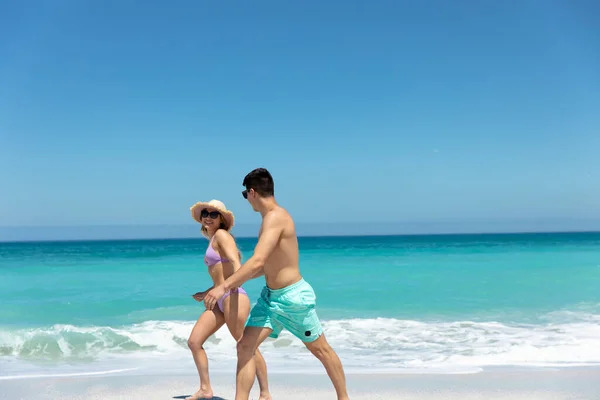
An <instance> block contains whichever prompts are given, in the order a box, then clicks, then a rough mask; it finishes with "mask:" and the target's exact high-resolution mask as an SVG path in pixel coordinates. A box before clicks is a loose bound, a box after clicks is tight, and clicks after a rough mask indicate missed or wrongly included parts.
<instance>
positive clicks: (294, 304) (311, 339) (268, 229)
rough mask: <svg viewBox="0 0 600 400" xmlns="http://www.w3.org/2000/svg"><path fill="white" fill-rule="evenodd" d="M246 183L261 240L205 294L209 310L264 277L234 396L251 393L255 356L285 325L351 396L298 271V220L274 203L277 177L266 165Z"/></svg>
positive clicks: (344, 398)
mask: <svg viewBox="0 0 600 400" xmlns="http://www.w3.org/2000/svg"><path fill="white" fill-rule="evenodd" d="M242 185H244V186H245V187H246V190H244V191H243V192H242V195H243V196H244V198H245V199H247V200H248V202H249V203H250V205H251V206H252V208H253V209H254V211H257V212H260V214H261V216H262V225H261V227H260V232H259V238H258V243H257V245H256V248H255V249H254V254H253V255H252V257H250V259H248V261H246V262H245V263H244V264H243V265H242V266H241V267H240V268H239V269H238V270H237V272H235V273H234V274H233V275H231V276H230V277H229V278H228V279H227V280H225V282H224V283H222V284H221V285H219V286H216V287H215V288H214V289H212V290H211V291H210V292H208V294H207V295H206V297H205V298H204V304H205V305H206V308H207V309H209V310H212V309H213V307H214V306H215V304H217V300H218V299H220V298H221V296H223V294H225V292H226V291H228V290H230V289H231V288H235V287H239V286H241V285H242V284H243V283H245V282H246V281H248V280H250V279H253V278H257V277H259V276H261V275H264V276H265V281H266V285H265V287H264V288H263V290H262V293H261V296H260V298H259V299H258V302H257V303H256V305H255V306H254V308H253V309H252V311H251V312H250V318H249V319H248V322H247V324H246V328H245V329H244V334H243V336H242V339H240V341H239V342H238V345H237V353H238V362H237V374H236V394H235V399H236V400H248V397H249V396H250V390H251V389H252V384H253V383H254V377H255V376H256V373H255V371H256V366H255V363H254V357H253V355H254V352H255V351H256V349H258V346H260V344H261V343H262V342H263V341H264V340H265V339H266V338H267V337H269V336H270V337H272V338H277V337H278V336H279V334H280V333H281V331H282V329H283V328H285V329H287V330H288V331H289V332H290V333H292V334H293V335H294V336H296V337H297V338H298V339H300V340H301V341H302V342H304V344H305V345H306V347H307V348H308V350H310V352H311V353H312V354H313V355H314V356H315V357H317V359H319V361H321V363H322V364H323V366H324V367H325V370H326V371H327V374H328V375H329V378H330V379H331V382H332V383H333V386H334V388H335V391H336V393H337V398H338V400H349V397H348V393H347V391H346V377H345V374H344V368H343V367H342V363H341V361H340V359H339V357H338V355H337V354H336V352H335V351H334V350H333V349H332V348H331V346H330V345H329V343H328V342H327V340H326V339H325V335H324V333H323V328H322V327H321V323H320V321H319V318H318V316H317V313H316V311H315V304H316V296H315V292H314V291H313V288H312V287H311V286H310V285H309V284H308V282H306V281H305V280H304V279H303V278H302V276H301V275H300V269H299V266H298V258H299V256H298V239H297V237H296V229H295V226H294V221H293V219H292V217H291V216H290V214H289V213H288V212H287V211H286V210H285V209H284V208H282V207H280V206H279V205H278V204H277V202H276V201H275V197H274V190H273V188H274V183H273V178H272V177H271V174H270V173H269V171H267V170H266V169H264V168H257V169H255V170H253V171H252V172H250V173H249V174H248V175H246V177H245V178H244V181H243V183H242Z"/></svg>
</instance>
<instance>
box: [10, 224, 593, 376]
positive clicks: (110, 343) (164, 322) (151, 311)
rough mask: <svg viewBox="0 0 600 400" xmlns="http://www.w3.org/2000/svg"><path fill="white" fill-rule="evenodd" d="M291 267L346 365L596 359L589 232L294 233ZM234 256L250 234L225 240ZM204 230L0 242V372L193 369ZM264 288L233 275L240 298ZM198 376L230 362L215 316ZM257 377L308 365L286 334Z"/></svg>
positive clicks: (418, 369) (434, 366) (432, 367)
mask: <svg viewBox="0 0 600 400" xmlns="http://www.w3.org/2000/svg"><path fill="white" fill-rule="evenodd" d="M299 241H300V251H301V255H300V261H301V273H302V275H303V276H304V278H305V279H306V280H307V281H308V282H309V283H310V284H311V285H312V286H313V287H314V289H315V291H316V294H317V311H318V313H319V315H320V317H321V319H322V320H323V324H324V329H325V334H326V337H327V338H328V340H329V342H330V343H331V345H332V346H333V348H334V349H335V350H336V351H337V352H338V354H339V356H340V358H341V359H342V362H343V364H344V366H345V368H346V370H347V371H349V372H352V371H355V372H360V371H368V372H369V373H377V372H400V373H402V372H406V373H429V372H436V373H439V372H442V373H470V372H477V371H480V370H481V369H484V368H490V367H511V368H512V367H535V368H544V367H571V366H583V365H586V366H587V365H598V364H600V233H548V234H498V235H492V234H488V235H438V236H436V235H429V236H427V235H422V236H369V237H301V238H300V239H299ZM237 242H238V245H239V246H240V249H241V251H242V254H243V256H244V259H247V258H248V257H249V256H250V255H251V253H252V250H253V247H254V245H255V243H256V239H250V238H238V239H237ZM206 246H207V241H206V240H204V239H202V238H198V239H181V240H174V239H173V240H139V241H135V240H122V241H85V242H84V241H80V242H76V241H73V242H27V243H0V379H13V378H18V377H25V376H47V375H50V376H56V375H77V374H103V373H107V372H115V373H116V372H122V373H125V372H127V371H129V372H131V373H137V372H139V373H147V372H148V371H152V370H153V371H160V372H161V373H163V374H168V373H170V372H172V373H181V372H182V371H187V372H189V373H192V374H193V373H195V368H194V364H193V361H192V357H191V355H190V352H189V350H188V349H187V338H188V336H189V333H190V331H191V328H192V326H193V324H194V322H195V320H196V319H197V318H198V316H199V315H200V313H201V312H202V311H203V304H201V303H198V302H196V301H194V300H193V299H192V297H191V295H192V294H193V293H195V292H197V291H200V290H204V289H206V288H207V287H209V286H210V285H211V282H210V278H209V276H208V273H207V271H206V267H205V265H204V264H203V255H204V251H205V249H206ZM263 285H264V278H258V279H255V280H253V281H250V282H248V283H246V284H245V285H244V287H245V289H246V290H247V291H248V293H249V294H250V297H251V301H252V302H254V301H256V299H257V296H258V295H259V294H260V290H261V288H262V286H263ZM205 348H206V351H207V353H208V356H209V360H210V368H211V371H224V372H230V373H233V371H235V358H236V352H235V343H234V340H233V339H232V338H231V336H230V334H229V332H228V330H227V329H226V328H225V327H224V328H222V329H221V330H220V331H218V332H217V333H216V334H215V335H214V336H213V337H211V339H210V340H209V342H208V343H207V344H206V346H205ZM261 351H262V352H263V354H264V356H265V359H266V361H267V364H268V368H269V371H271V372H280V373H283V372H307V373H310V372H314V371H322V367H321V366H320V364H319V362H318V361H316V359H314V357H313V356H312V355H311V354H310V353H309V352H308V351H307V350H306V349H305V348H304V346H303V345H302V344H301V342H300V341H298V340H297V339H295V338H294V337H292V336H291V335H290V334H289V333H288V332H286V331H284V333H283V334H282V335H281V336H280V337H279V338H278V339H267V341H266V342H265V343H264V344H263V345H262V347H261Z"/></svg>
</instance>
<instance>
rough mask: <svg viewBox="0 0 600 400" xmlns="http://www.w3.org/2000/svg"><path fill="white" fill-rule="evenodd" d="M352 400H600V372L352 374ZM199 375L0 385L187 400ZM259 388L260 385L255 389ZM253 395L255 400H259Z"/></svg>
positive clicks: (316, 386)
mask: <svg viewBox="0 0 600 400" xmlns="http://www.w3.org/2000/svg"><path fill="white" fill-rule="evenodd" d="M270 378H271V392H272V394H273V398H274V400H278V399H281V400H306V399H311V400H329V399H335V392H334V391H333V388H332V387H331V385H330V383H329V381H328V379H327V376H326V375H325V374H321V373H319V374H315V375H308V374H303V375H292V374H277V373H271V374H270ZM347 379H348V388H349V392H350V397H351V399H356V400H362V399H364V400H366V399H369V400H375V399H382V400H384V399H385V400H387V399H403V400H408V399H419V400H423V399H424V400H434V399H436V400H437V399H440V400H441V399H444V400H454V399H456V400H476V399H477V400H508V399H511V400H512V399H519V400H598V399H600V369H595V368H586V369H567V370H544V371H539V370H537V371H533V370H497V371H486V372H482V373H477V374H458V375H433V374H373V375H367V374H348V375H347ZM197 384H198V383H197V377H195V376H194V375H191V374H190V375H174V376H169V375H164V376H160V375H111V376H108V375H106V376H88V377H82V376H78V377H53V378H27V379H13V380H2V381H0V398H1V399H7V400H8V399H11V400H17V399H36V400H37V399H48V400H50V399H52V400H53V399H69V400H76V399H86V400H91V399H94V400H116V399H122V400H125V399H141V398H143V399H157V400H159V399H164V400H168V399H182V398H185V397H186V396H187V395H189V394H190V393H192V392H193V391H194V390H195V389H196V385H197ZM212 384H213V389H214V390H215V392H216V393H215V398H214V399H215V400H231V399H233V398H234V380H233V376H227V375H225V374H218V375H214V376H213V377H212ZM256 388H257V385H255V389H256ZM257 395H258V392H257V391H256V390H254V391H253V393H252V395H251V397H250V398H251V399H257V398H258V396H257Z"/></svg>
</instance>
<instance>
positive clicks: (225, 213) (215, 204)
mask: <svg viewBox="0 0 600 400" xmlns="http://www.w3.org/2000/svg"><path fill="white" fill-rule="evenodd" d="M204 209H208V210H216V211H218V212H220V213H221V216H222V217H223V219H224V220H225V224H226V225H227V230H230V229H231V228H233V224H234V221H235V218H234V216H233V213H232V212H231V211H229V210H228V209H227V207H225V204H223V202H222V201H219V200H214V199H213V200H211V201H209V202H204V201H199V202H198V203H196V204H194V205H193V206H191V207H190V210H191V211H192V218H194V219H195V220H196V221H198V222H199V223H202V219H201V218H200V212H201V211H202V210H204Z"/></svg>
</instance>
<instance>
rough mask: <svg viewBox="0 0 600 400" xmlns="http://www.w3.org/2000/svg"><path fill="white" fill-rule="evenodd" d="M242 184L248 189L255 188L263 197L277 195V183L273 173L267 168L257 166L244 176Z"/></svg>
mask: <svg viewBox="0 0 600 400" xmlns="http://www.w3.org/2000/svg"><path fill="white" fill-rule="evenodd" d="M242 185H244V186H245V187H246V190H250V189H254V191H255V192H256V193H258V194H259V195H260V196H261V197H270V196H274V195H275V183H274V182H273V177H272V176H271V173H270V172H269V171H267V170H266V169H265V168H256V169H254V170H252V171H250V172H249V173H248V175H246V176H245V177H244V182H242Z"/></svg>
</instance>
